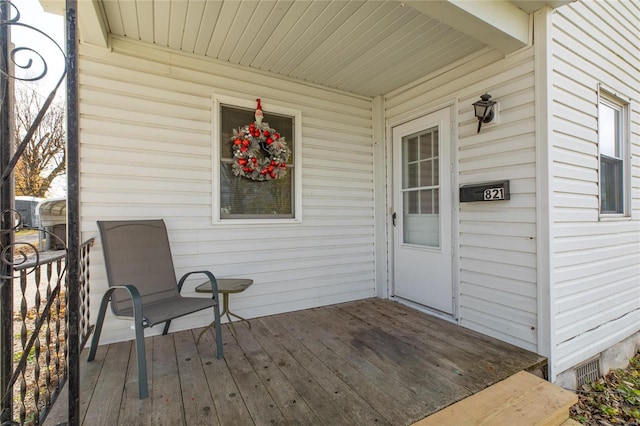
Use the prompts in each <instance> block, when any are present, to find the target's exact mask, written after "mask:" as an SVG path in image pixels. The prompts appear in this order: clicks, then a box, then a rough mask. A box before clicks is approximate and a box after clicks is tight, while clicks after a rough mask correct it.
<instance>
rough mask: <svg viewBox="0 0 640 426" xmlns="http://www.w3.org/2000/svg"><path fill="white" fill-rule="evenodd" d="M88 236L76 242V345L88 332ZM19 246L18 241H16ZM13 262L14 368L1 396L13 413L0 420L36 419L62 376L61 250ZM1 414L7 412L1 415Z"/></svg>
mask: <svg viewBox="0 0 640 426" xmlns="http://www.w3.org/2000/svg"><path fill="white" fill-rule="evenodd" d="M93 242H94V239H93V238H92V239H90V240H88V241H85V242H84V243H83V244H82V245H81V246H80V256H79V259H80V265H79V270H80V271H81V274H80V279H79V280H78V281H77V282H76V283H75V286H76V288H77V290H78V293H79V294H80V297H81V300H82V303H81V304H80V306H79V313H78V315H79V317H80V318H81V326H80V330H81V333H80V336H79V337H80V348H82V347H83V346H84V344H85V343H86V342H87V340H88V338H89V335H90V334H91V331H92V326H91V325H90V317H89V301H90V298H89V283H90V274H89V266H90V251H91V247H92V246H93ZM16 244H17V245H19V244H20V243H16ZM24 259H25V261H24V262H22V263H21V264H20V265H16V266H15V267H14V271H15V273H16V276H15V280H16V281H18V282H19V288H16V289H15V290H14V295H15V296H16V297H15V304H16V306H17V309H16V310H15V312H14V313H13V330H14V335H15V339H14V345H13V353H14V371H13V374H12V377H11V381H10V383H9V385H10V388H9V389H8V390H7V392H6V393H3V396H2V398H3V400H5V399H8V398H11V400H12V401H13V412H12V414H11V419H10V420H5V422H3V424H20V425H38V424H42V422H43V420H44V418H45V417H46V415H47V414H48V412H49V410H50V408H51V407H52V405H53V403H54V402H55V400H56V398H57V396H58V394H59V393H60V391H61V390H62V387H63V385H64V384H65V382H66V380H67V376H68V369H67V366H66V365H67V363H66V358H67V354H68V339H69V333H68V327H67V325H68V315H67V314H68V311H67V308H68V306H69V305H68V304H67V297H66V296H67V294H68V289H69V286H70V285H71V283H70V282H69V280H68V279H67V273H66V272H67V261H68V256H67V252H66V251H65V250H56V251H52V252H43V253H36V254H33V255H32V256H25V257H24ZM4 417H5V419H6V418H7V416H6V415H5V416H4Z"/></svg>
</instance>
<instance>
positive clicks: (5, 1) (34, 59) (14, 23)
mask: <svg viewBox="0 0 640 426" xmlns="http://www.w3.org/2000/svg"><path fill="white" fill-rule="evenodd" d="M0 7H2V8H8V9H10V11H9V13H8V14H7V15H9V16H11V15H13V16H11V17H10V18H9V19H0V27H2V26H6V27H9V29H11V28H12V27H22V28H25V29H27V30H28V31H33V32H34V36H41V37H44V40H45V41H47V42H48V43H52V45H53V46H55V50H54V51H55V52H56V53H58V52H59V53H60V55H61V56H62V59H63V62H64V64H65V65H64V67H63V70H62V73H61V75H60V78H59V79H58V82H57V83H56V85H55V87H54V88H53V90H52V91H51V92H50V93H49V96H47V99H46V100H45V102H44V104H43V105H42V108H41V109H40V111H39V112H38V115H37V116H36V118H35V120H34V121H33V123H31V126H30V127H29V129H28V130H27V132H26V133H25V135H24V137H23V138H22V141H21V142H20V144H19V145H18V146H17V147H16V150H15V153H14V155H13V157H12V159H11V161H10V162H9V164H8V167H7V168H6V169H5V170H4V171H3V173H2V180H1V181H0V186H2V185H4V184H5V183H6V182H7V181H8V180H9V177H10V176H11V173H12V172H13V169H14V168H15V166H16V164H17V163H18V159H19V158H20V156H21V155H22V153H23V152H24V150H25V149H26V147H27V145H28V143H29V141H30V140H31V138H32V137H33V135H34V133H35V131H36V130H37V128H38V127H39V126H40V123H41V122H42V119H43V118H44V116H45V114H46V112H47V110H48V109H49V106H50V105H51V103H52V102H53V100H54V98H55V96H56V92H57V91H58V88H59V87H60V85H62V82H63V81H64V79H65V76H66V74H67V69H66V55H65V53H64V50H63V49H62V47H60V45H59V44H58V43H57V42H56V41H55V40H54V39H53V38H51V36H49V35H48V34H46V33H45V32H43V31H42V30H40V29H38V28H36V27H34V26H32V25H29V24H25V23H22V22H20V10H19V9H18V8H17V6H16V5H15V4H13V3H12V2H11V1H9V0H0ZM29 40H35V37H33V38H31V37H30V38H29ZM47 51H50V50H49V49H47ZM10 58H11V62H12V63H13V65H14V66H13V67H12V72H9V73H7V74H6V76H7V77H9V78H12V79H15V80H20V81H38V80H41V79H43V78H44V77H45V76H46V74H47V72H48V70H49V67H48V65H47V61H46V59H45V56H43V55H42V54H41V53H40V52H38V51H37V50H36V49H35V48H34V47H29V46H15V47H13V48H12V50H11V53H10ZM16 70H22V71H33V70H37V71H36V73H35V75H28V76H18V75H16V73H15V71H16Z"/></svg>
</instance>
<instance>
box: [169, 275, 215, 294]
mask: <svg viewBox="0 0 640 426" xmlns="http://www.w3.org/2000/svg"><path fill="white" fill-rule="evenodd" d="M192 274H204V275H206V276H207V278H209V281H210V282H211V294H212V298H213V299H214V300H219V299H218V281H216V277H215V276H214V275H213V274H212V273H211V272H209V271H191V272H187V273H186V274H184V275H183V276H182V278H180V281H179V282H178V292H181V291H182V286H183V285H184V282H185V280H186V279H187V277H188V276H189V275H192Z"/></svg>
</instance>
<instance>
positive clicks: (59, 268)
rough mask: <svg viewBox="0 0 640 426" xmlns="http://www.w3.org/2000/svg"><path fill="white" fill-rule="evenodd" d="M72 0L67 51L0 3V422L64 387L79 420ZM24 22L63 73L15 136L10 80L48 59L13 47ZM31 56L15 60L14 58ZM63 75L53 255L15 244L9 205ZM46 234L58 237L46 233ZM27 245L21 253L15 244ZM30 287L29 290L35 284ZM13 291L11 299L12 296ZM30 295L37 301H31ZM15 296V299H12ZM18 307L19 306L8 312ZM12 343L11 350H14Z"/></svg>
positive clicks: (37, 406)
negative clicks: (62, 182) (63, 184)
mask: <svg viewBox="0 0 640 426" xmlns="http://www.w3.org/2000/svg"><path fill="white" fill-rule="evenodd" d="M76 12H77V0H67V2H66V5H65V28H66V37H65V38H66V51H65V49H62V48H61V47H60V46H59V45H57V44H55V41H53V39H51V38H50V37H49V36H48V35H46V34H45V33H44V32H43V31H42V30H40V29H38V28H34V27H32V26H30V25H26V24H24V23H22V22H21V19H20V18H21V16H20V10H19V8H18V7H17V6H16V4H13V3H11V2H10V1H8V0H0V176H1V177H2V179H1V180H0V212H1V216H0V221H1V223H0V250H1V252H0V253H1V258H0V319H1V321H2V324H1V326H0V390H1V395H2V400H1V401H2V403H1V407H0V408H1V410H2V411H1V414H0V423H2V425H5V424H7V425H9V424H11V425H13V424H41V423H42V421H43V420H44V418H45V417H46V415H47V413H48V412H49V409H50V408H51V406H52V405H53V403H54V402H55V400H56V398H57V397H58V395H59V393H60V391H61V389H62V387H63V385H65V384H66V385H67V386H68V395H69V400H68V408H69V410H68V413H69V424H72V425H78V424H80V413H79V406H80V404H79V400H80V380H79V355H80V350H81V349H82V347H83V346H84V343H85V342H86V340H87V339H88V336H89V334H90V332H91V326H90V322H89V309H88V308H89V251H90V248H91V246H92V244H93V240H89V241H86V242H84V243H82V244H80V230H79V202H78V158H79V156H78V79H77V75H78V73H77V57H78V55H77V39H78V35H77V32H76V20H77V13H76ZM17 26H20V27H23V28H27V29H28V30H29V31H34V32H35V33H38V34H40V35H43V36H45V37H47V38H49V39H50V40H51V41H52V42H53V43H54V44H55V46H57V48H58V50H59V51H60V54H61V55H62V56H64V60H65V70H64V72H63V74H62V75H61V76H60V79H59V80H58V82H57V85H56V86H55V88H54V89H53V90H52V91H51V93H50V94H49V96H48V97H47V98H46V101H45V102H44V105H43V107H42V108H41V110H40V111H39V112H38V114H37V115H36V118H35V119H34V121H33V123H31V126H30V127H29V129H28V131H27V134H26V136H24V138H23V139H22V140H21V141H14V132H13V108H14V103H13V102H14V97H13V85H14V82H15V81H16V80H25V78H23V77H17V76H16V74H15V72H14V71H15V70H16V68H19V69H23V70H24V69H29V68H31V67H34V66H35V65H36V63H37V62H38V61H42V62H43V63H44V67H43V68H42V72H39V73H38V75H36V76H29V77H28V78H27V80H38V79H40V78H43V77H44V76H45V75H46V73H47V70H48V68H47V65H46V61H45V59H44V57H43V55H41V53H40V52H38V51H37V50H36V49H35V48H33V47H29V46H13V47H12V45H11V43H10V42H11V28H12V27H14V28H15V27H17ZM21 54H22V55H24V54H27V57H28V58H29V59H27V60H23V61H17V60H16V58H17V57H18V56H20V55H21ZM65 79H66V109H67V110H66V113H67V114H66V116H67V129H66V135H67V146H66V157H67V165H66V168H67V238H66V241H67V244H66V246H65V249H64V250H62V251H60V252H57V253H56V254H54V255H52V256H45V255H44V254H41V253H40V252H39V251H38V249H37V247H33V245H32V244H29V243H16V239H15V233H16V231H18V230H19V229H22V228H23V226H22V221H21V219H20V217H19V214H17V212H16V211H15V209H14V189H13V188H14V181H13V172H14V168H15V167H16V164H17V163H18V161H19V158H20V156H21V155H22V154H23V151H24V149H25V146H26V143H27V142H28V140H29V139H30V138H31V135H32V134H33V132H34V131H35V130H36V129H37V128H38V126H39V125H40V123H41V121H42V119H43V117H44V115H45V114H46V112H47V110H48V108H49V107H50V105H51V103H52V101H53V99H54V97H55V96H56V92H57V90H58V88H59V87H61V84H62V83H63V82H64V81H65ZM51 238H56V236H55V235H52V236H51ZM21 244H27V245H31V246H32V248H33V249H35V254H34V255H30V256H27V255H26V254H25V251H24V250H21V248H20V245H21ZM34 286H35V288H34ZM16 295H17V297H16ZM30 297H33V298H35V300H29V298H30ZM17 298H19V299H20V300H14V299H17ZM18 305H19V309H17V310H16V309H14V307H15V306H18ZM14 348H15V349H14Z"/></svg>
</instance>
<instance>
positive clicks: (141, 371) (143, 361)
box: [135, 315, 149, 399]
mask: <svg viewBox="0 0 640 426" xmlns="http://www.w3.org/2000/svg"><path fill="white" fill-rule="evenodd" d="M136 316H138V315H136ZM135 329H136V359H137V360H138V394H139V397H140V399H145V398H146V397H148V396H149V385H148V383H147V351H146V349H145V347H144V326H143V325H142V318H136V319H135Z"/></svg>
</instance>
